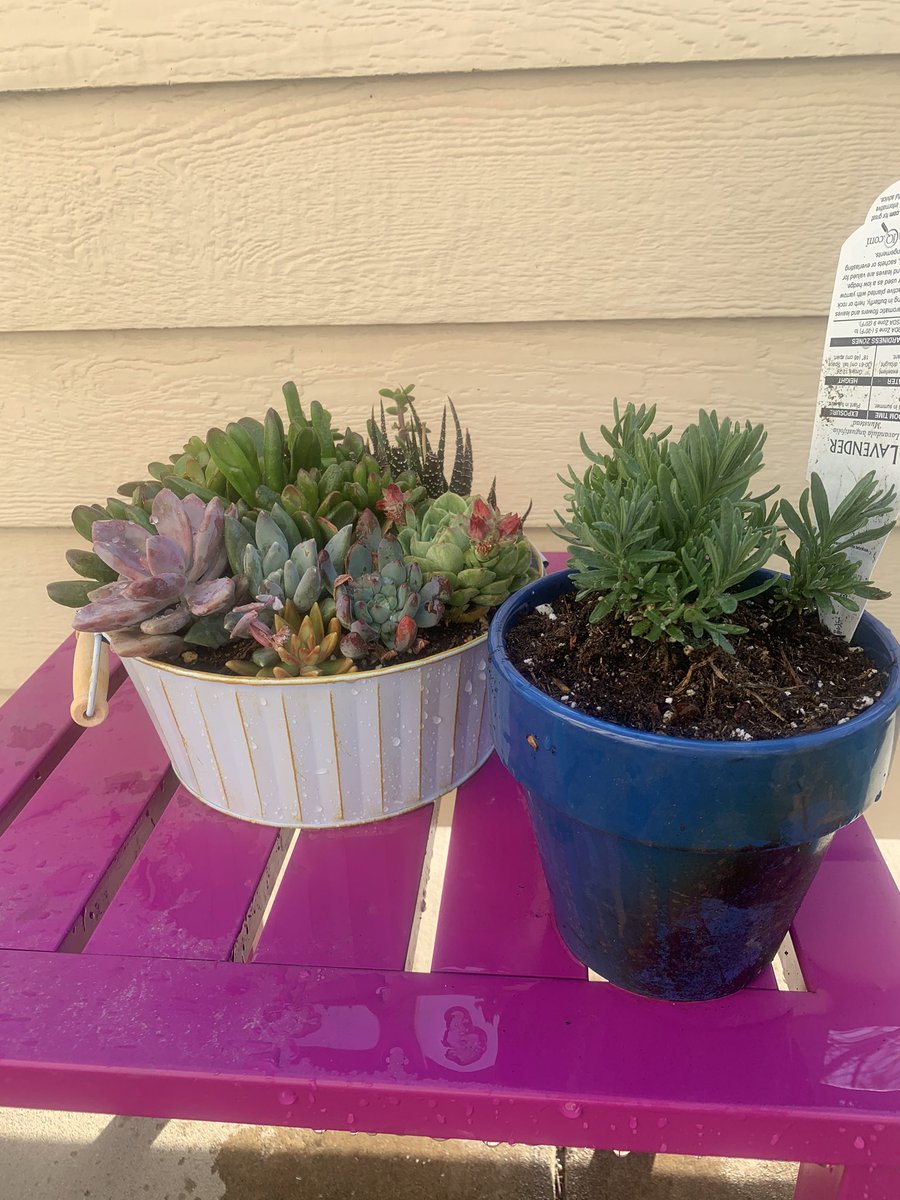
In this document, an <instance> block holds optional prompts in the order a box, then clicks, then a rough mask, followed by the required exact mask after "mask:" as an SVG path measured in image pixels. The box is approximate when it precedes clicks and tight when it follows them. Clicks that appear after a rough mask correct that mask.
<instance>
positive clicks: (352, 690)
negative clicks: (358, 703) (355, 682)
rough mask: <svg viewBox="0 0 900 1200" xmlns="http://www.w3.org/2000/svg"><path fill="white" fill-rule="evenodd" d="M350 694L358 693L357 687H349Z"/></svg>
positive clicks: (355, 694)
mask: <svg viewBox="0 0 900 1200" xmlns="http://www.w3.org/2000/svg"><path fill="white" fill-rule="evenodd" d="M350 695H351V696H358V695H359V688H351V689H350Z"/></svg>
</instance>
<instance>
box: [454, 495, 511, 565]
mask: <svg viewBox="0 0 900 1200" xmlns="http://www.w3.org/2000/svg"><path fill="white" fill-rule="evenodd" d="M466 533H467V534H468V535H469V540H470V541H472V542H474V544H475V549H476V551H477V552H478V554H480V555H482V556H483V557H484V556H486V555H488V554H490V552H491V551H492V550H493V549H494V547H495V546H497V545H499V544H500V543H501V542H513V541H515V540H516V538H518V537H520V536H521V533H522V518H521V517H520V516H519V515H518V514H517V513H507V514H506V516H503V515H502V514H501V513H500V512H499V510H498V509H496V508H491V507H490V505H488V504H486V503H485V502H484V500H482V499H481V497H480V496H476V497H475V500H474V502H473V504H472V512H471V514H470V516H469V523H468V527H467V528H466Z"/></svg>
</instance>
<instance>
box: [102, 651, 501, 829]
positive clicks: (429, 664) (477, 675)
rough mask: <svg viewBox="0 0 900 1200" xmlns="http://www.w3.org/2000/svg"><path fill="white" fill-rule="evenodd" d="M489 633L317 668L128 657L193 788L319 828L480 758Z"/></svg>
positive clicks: (440, 785)
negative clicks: (404, 658)
mask: <svg viewBox="0 0 900 1200" xmlns="http://www.w3.org/2000/svg"><path fill="white" fill-rule="evenodd" d="M486 642H487V637H486V635H482V636H481V637H479V638H476V639H475V640H474V641H471V642H468V643H467V644H466V645H464V646H459V647H457V648H456V649H454V650H447V651H444V652H443V653H441V654H435V655H433V656H432V657H431V658H422V659H418V660H416V661H414V662H409V663H400V664H398V665H397V666H392V667H384V668H382V669H381V670H378V671H370V672H364V673H360V674H354V675H341V676H336V677H331V678H327V677H325V678H316V679H286V680H279V679H239V678H236V677H234V678H233V677H230V676H224V675H211V674H206V673H202V672H199V671H188V670H185V669H184V668H183V667H177V666H170V665H168V664H166V663H160V662H153V661H151V660H150V659H143V658H126V659H123V663H124V666H125V669H126V670H127V672H128V674H129V675H130V677H131V679H132V681H133V682H134V684H135V687H136V688H137V690H138V694H139V695H140V696H141V698H142V699H143V701H144V703H145V704H146V706H147V709H148V711H149V713H150V716H151V718H152V720H153V724H154V725H155V726H156V730H157V732H158V733H159V736H160V738H161V739H162V742H163V745H164V746H165V748H166V751H167V752H168V755H169V758H170V759H171V761H172V766H173V768H174V770H175V774H176V775H177V776H178V778H179V780H180V781H181V783H182V784H183V785H184V786H185V788H187V790H188V791H189V792H191V793H192V794H193V795H194V796H196V797H197V798H198V799H199V800H202V801H203V802H204V804H208V805H210V807H212V808H217V809H219V810H220V811H221V812H226V813H229V814H230V815H231V816H234V817H240V818H241V819H242V820H245V821H255V822H257V823H260V824H263V825H279V826H293V827H295V828H307V827H313V828H322V827H329V826H340V825H358V824H361V823H362V822H365V821H378V820H381V819H382V818H384V817H391V816H395V815H396V814H397V813H401V812H406V811H407V810H408V809H411V808H416V807H418V806H419V805H421V804H427V803H429V802H430V801H432V800H435V799H436V798H437V797H438V796H441V795H443V794H444V793H445V792H447V791H449V790H450V789H451V788H454V787H456V786H457V785H458V784H460V783H462V782H463V780H464V779H467V778H468V777H469V776H470V775H472V774H473V773H474V772H475V771H476V770H477V769H478V768H479V767H480V766H481V764H482V763H483V762H484V761H485V759H487V757H488V755H489V754H490V753H491V730H490V721H489V719H488V717H487V714H486V713H485V707H486V678H487V646H486Z"/></svg>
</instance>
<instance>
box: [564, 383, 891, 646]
mask: <svg viewBox="0 0 900 1200" xmlns="http://www.w3.org/2000/svg"><path fill="white" fill-rule="evenodd" d="M614 415H615V422H614V424H613V426H612V427H611V428H606V427H603V428H602V429H601V434H602V436H603V439H604V441H605V442H606V444H607V447H608V449H606V450H604V451H600V452H595V451H593V450H591V449H590V447H589V446H588V444H587V442H586V440H585V438H584V435H582V438H581V446H582V450H583V452H584V455H585V457H586V458H587V460H588V464H589V465H588V466H587V468H586V469H585V470H584V472H583V474H580V475H579V474H578V473H576V471H575V470H574V469H573V468H572V467H570V468H569V474H568V476H567V477H563V478H562V481H563V483H566V484H568V485H569V486H570V488H571V491H570V492H569V493H568V495H567V497H566V499H567V500H568V502H569V512H568V515H567V516H566V517H560V520H561V522H562V525H563V536H564V537H565V538H566V540H567V541H569V542H570V544H571V559H570V567H571V569H572V572H573V576H574V580H575V583H576V585H577V588H578V593H577V594H578V598H579V599H581V598H585V597H596V598H597V599H596V604H595V605H594V608H593V610H592V612H591V617H590V619H591V621H592V622H598V621H601V620H603V619H604V618H605V617H607V616H610V615H612V616H615V617H617V618H619V619H620V620H622V621H624V622H626V623H627V624H628V625H629V626H630V631H631V633H632V635H634V636H636V637H642V638H644V639H646V640H647V641H649V642H655V641H658V640H660V639H663V640H669V641H673V642H691V643H693V644H695V645H703V644H706V643H712V644H713V645H715V646H718V647H720V648H722V649H723V650H726V651H729V652H731V651H733V649H734V647H733V645H732V643H731V641H730V638H731V637H733V636H739V635H740V634H742V633H745V632H746V627H745V626H743V625H741V624H739V623H738V621H737V620H736V619H735V616H734V614H735V613H736V611H737V609H738V605H739V604H740V603H741V601H743V600H747V599H750V598H751V597H753V596H757V595H759V594H760V593H761V592H763V591H766V590H767V589H770V588H771V589H772V591H773V595H774V597H775V599H776V602H777V604H778V606H779V607H780V608H782V609H785V610H793V611H797V612H799V611H805V610H810V609H816V610H818V612H819V613H820V614H823V613H826V612H829V611H831V609H832V607H833V605H835V604H838V603H842V604H847V602H848V601H849V604H848V607H856V605H855V599H854V598H855V597H865V598H878V597H881V596H883V595H886V593H884V592H881V591H880V589H878V588H875V587H874V586H873V585H872V584H870V583H868V582H866V581H864V580H860V579H859V578H858V573H857V567H856V564H855V563H854V562H853V561H852V559H851V558H850V557H848V551H849V550H851V549H853V548H854V547H856V546H859V545H862V544H864V543H865V542H867V541H870V540H873V539H874V538H878V537H881V536H882V535H883V534H884V533H886V532H887V531H888V529H890V528H891V527H892V525H893V522H890V523H889V524H885V523H884V522H883V520H882V518H884V517H886V516H887V515H888V514H889V513H891V512H892V511H893V509H894V503H895V496H894V491H893V489H892V488H891V489H888V490H886V489H883V488H880V487H879V486H878V485H877V483H876V482H875V478H874V474H873V473H871V472H870V473H869V474H868V475H867V476H866V477H865V478H864V479H863V480H861V481H860V483H859V484H857V486H856V487H855V488H854V489H853V490H852V491H851V492H850V493H849V494H848V495H847V497H845V499H844V500H843V501H842V503H841V504H840V505H839V506H838V508H837V509H836V510H835V512H834V513H833V514H832V513H831V512H830V511H829V508H828V502H827V499H826V497H825V489H824V487H823V485H822V483H821V480H820V479H819V477H818V476H817V475H815V474H814V475H813V476H812V480H811V494H812V499H813V512H814V516H815V519H813V514H811V513H810V511H809V504H808V500H809V495H810V492H806V493H804V496H803V497H802V498H801V502H800V512H799V513H798V512H797V511H796V510H795V509H794V508H793V507H792V506H791V505H790V504H789V503H788V502H786V501H784V500H782V501H781V502H780V503H776V504H769V503H768V501H769V499H770V497H771V496H772V495H773V492H772V491H770V492H766V493H763V494H754V492H753V490H752V487H751V484H752V481H753V479H754V477H755V476H756V475H757V473H758V472H759V471H760V469H761V468H762V465H763V446H764V444H765V437H766V435H765V432H764V430H763V428H762V426H761V425H751V424H750V423H749V422H747V423H745V424H744V425H741V424H739V423H737V422H732V421H731V420H729V419H728V418H725V419H724V420H721V421H720V420H719V418H718V417H717V415H716V413H715V412H711V413H707V412H704V411H701V412H700V414H699V419H698V421H697V422H696V424H693V425H690V426H688V427H687V429H685V431H684V433H683V434H682V435H681V437H680V438H679V439H678V440H677V441H674V440H672V439H671V438H670V436H669V435H670V433H671V428H666V429H664V430H662V431H659V432H654V431H653V430H652V425H653V421H654V419H655V415H656V410H655V407H651V408H648V407H646V406H644V405H641V406H640V407H635V406H634V405H633V404H629V405H628V406H627V408H626V409H625V410H624V412H620V411H619V408H618V405H616V406H615V408H614ZM779 518H781V519H782V520H783V521H784V522H785V525H786V526H787V529H788V530H789V531H791V532H793V533H794V534H795V535H796V536H797V537H798V539H799V546H798V547H797V549H796V550H795V549H792V548H791V547H790V546H789V545H788V543H787V541H786V539H785V529H784V527H782V526H780V525H779ZM873 523H874V524H873ZM773 555H780V556H781V557H783V558H785V559H786V560H787V562H788V564H789V565H790V567H791V568H792V570H791V575H790V577H788V578H784V577H781V576H774V577H771V578H767V579H765V580H762V581H755V582H753V581H751V576H753V574H754V573H755V572H756V571H758V570H759V569H760V568H761V567H763V566H765V564H766V562H767V561H768V560H769V559H770V558H771V557H772V556H773Z"/></svg>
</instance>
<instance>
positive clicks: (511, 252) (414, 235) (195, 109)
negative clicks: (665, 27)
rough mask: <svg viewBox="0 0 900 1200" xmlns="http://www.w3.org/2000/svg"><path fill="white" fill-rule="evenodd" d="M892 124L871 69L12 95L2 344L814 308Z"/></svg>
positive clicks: (876, 63) (6, 126)
mask: <svg viewBox="0 0 900 1200" xmlns="http://www.w3.org/2000/svg"><path fill="white" fill-rule="evenodd" d="M898 110H900V71H898V69H897V64H896V62H895V61H894V60H891V59H870V60H867V61H863V60H833V61H830V62H818V61H816V62H802V61H795V62H791V63H787V64H784V63H768V62H767V63H757V64H744V63H741V64H731V65H729V64H726V65H722V64H711V65H705V66H693V65H691V66H660V67H625V68H622V69H607V70H587V71H558V72H503V73H495V74H491V75H484V76H475V77H473V76H462V75H454V76H430V77H420V78H406V79H379V80H356V81H348V82H345V81H330V82H329V81H324V82H323V81H310V82H300V83H296V82H291V83H277V84H266V85H260V84H236V85H209V86H205V87H197V88H171V89H163V88H148V89H136V90H133V91H126V92H120V91H113V90H100V91H80V92H57V93H53V94H46V95H44V94H29V95H19V96H16V95H10V96H6V97H5V98H2V99H0V144H2V145H3V152H4V181H3V186H2V188H0V228H2V229H3V239H2V246H0V328H5V329H62V328H79V329H97V328H122V327H172V326H187V327H197V326H244V325H267V326H270V325H298V324H302V325H315V326H322V325H344V324H378V325H384V324H396V323H404V324H406V323H410V324H421V323H423V322H432V321H440V322H485V321H503V322H508V321H525V320H527V321H531V320H553V321H556V320H598V319H605V320H609V319H617V320H619V319H624V318H653V317H665V318H675V317H698V316H699V317H716V316H762V315H773V314H774V315H804V314H810V313H822V312H824V311H826V310H827V305H828V299H829V295H830V290H831V282H832V278H833V272H834V262H835V254H836V250H837V247H838V246H839V244H840V242H841V241H842V240H843V238H844V236H845V235H846V234H847V232H848V231H849V230H850V229H851V228H852V227H853V226H854V225H855V224H857V223H858V221H859V220H860V219H861V218H862V216H863V215H864V213H865V211H866V208H867V206H868V204H869V202H870V201H871V199H872V197H873V196H875V195H876V194H877V192H878V191H879V190H880V189H881V188H882V187H884V186H885V184H887V183H888V182H890V180H891V178H892V171H893V168H892V167H891V165H890V164H892V163H897V162H898V161H900V122H898V121H897V119H896V114H897V112H898ZM873 147H877V153H873Z"/></svg>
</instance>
